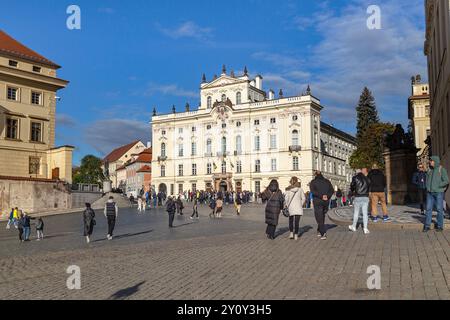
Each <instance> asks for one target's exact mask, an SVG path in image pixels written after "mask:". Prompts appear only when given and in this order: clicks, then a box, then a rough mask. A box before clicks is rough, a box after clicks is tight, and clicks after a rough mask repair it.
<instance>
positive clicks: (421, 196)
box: [418, 189, 428, 213]
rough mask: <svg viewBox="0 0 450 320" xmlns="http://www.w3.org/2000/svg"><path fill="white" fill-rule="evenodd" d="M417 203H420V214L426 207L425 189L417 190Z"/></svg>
mask: <svg viewBox="0 0 450 320" xmlns="http://www.w3.org/2000/svg"><path fill="white" fill-rule="evenodd" d="M418 194H419V203H420V212H422V213H423V212H425V209H426V205H427V194H428V192H427V190H426V189H419V192H418Z"/></svg>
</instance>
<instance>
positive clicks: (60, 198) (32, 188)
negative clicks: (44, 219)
mask: <svg viewBox="0 0 450 320" xmlns="http://www.w3.org/2000/svg"><path fill="white" fill-rule="evenodd" d="M14 207H18V208H19V209H22V210H24V211H26V212H29V213H36V212H46V211H54V210H61V209H71V208H72V194H71V193H70V191H68V189H67V186H66V185H65V184H63V183H61V182H57V181H52V180H45V179H25V178H9V177H8V178H6V177H0V210H1V212H2V213H5V212H9V210H11V208H14Z"/></svg>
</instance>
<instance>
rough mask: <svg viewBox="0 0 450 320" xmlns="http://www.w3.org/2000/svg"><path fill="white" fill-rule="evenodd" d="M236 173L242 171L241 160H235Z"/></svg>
mask: <svg viewBox="0 0 450 320" xmlns="http://www.w3.org/2000/svg"><path fill="white" fill-rule="evenodd" d="M236 173H242V161H240V160H239V161H237V162H236Z"/></svg>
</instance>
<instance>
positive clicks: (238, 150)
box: [236, 136, 242, 154]
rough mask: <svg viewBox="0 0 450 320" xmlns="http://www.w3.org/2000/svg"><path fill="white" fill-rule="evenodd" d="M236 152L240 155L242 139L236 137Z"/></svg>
mask: <svg viewBox="0 0 450 320" xmlns="http://www.w3.org/2000/svg"><path fill="white" fill-rule="evenodd" d="M236 152H237V153H238V154H241V153H242V137H241V136H236Z"/></svg>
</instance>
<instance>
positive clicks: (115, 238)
mask: <svg viewBox="0 0 450 320" xmlns="http://www.w3.org/2000/svg"><path fill="white" fill-rule="evenodd" d="M151 232H153V230H148V231H143V232H136V233H125V234H121V235H119V236H114V238H113V239H114V240H119V239H124V238H129V237H136V236H140V235H143V234H149V233H151ZM103 241H106V239H98V240H95V241H92V243H95V242H103Z"/></svg>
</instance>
